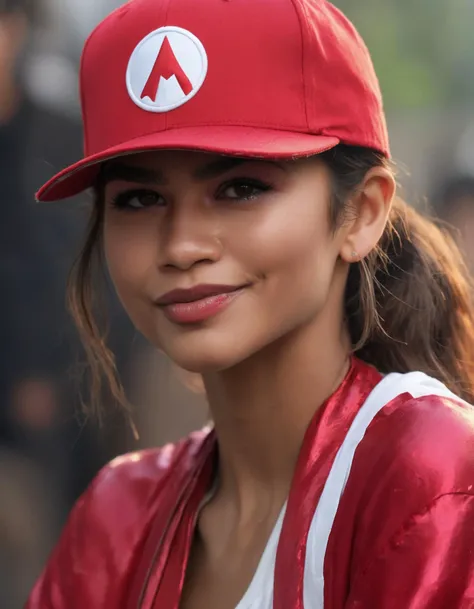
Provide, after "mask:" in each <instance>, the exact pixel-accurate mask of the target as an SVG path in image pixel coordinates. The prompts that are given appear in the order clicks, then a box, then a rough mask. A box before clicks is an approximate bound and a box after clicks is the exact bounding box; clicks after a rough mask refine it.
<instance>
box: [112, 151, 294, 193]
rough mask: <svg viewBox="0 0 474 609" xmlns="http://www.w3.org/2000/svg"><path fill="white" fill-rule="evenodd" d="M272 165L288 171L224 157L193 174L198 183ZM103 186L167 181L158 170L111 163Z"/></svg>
mask: <svg viewBox="0 0 474 609" xmlns="http://www.w3.org/2000/svg"><path fill="white" fill-rule="evenodd" d="M251 163H254V164H257V163H258V164H271V165H273V166H275V167H278V168H279V169H282V170H283V171H286V167H285V165H284V164H282V163H278V162H276V161H270V160H268V161H267V160H260V159H258V160H253V159H249V158H238V157H234V158H232V157H222V158H219V159H217V160H215V161H211V162H210V163H206V164H205V165H203V166H201V167H199V168H197V169H196V170H195V172H194V173H193V177H194V179H195V180H196V181H199V182H201V181H204V180H209V179H211V178H217V177H219V176H221V175H224V174H226V173H228V172H229V171H231V170H232V169H235V168H236V167H240V166H241V165H246V164H251ZM101 181H102V184H103V185H104V186H105V185H106V184H108V183H109V182H116V181H124V182H134V183H138V184H156V185H158V186H164V185H166V183H167V180H166V178H165V176H164V174H163V172H162V171H160V170H159V169H156V168H153V169H152V168H148V167H140V166H137V165H127V164H126V163H118V162H114V163H109V164H107V165H105V166H104V167H103V169H102V175H101Z"/></svg>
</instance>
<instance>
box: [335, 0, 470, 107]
mask: <svg viewBox="0 0 474 609" xmlns="http://www.w3.org/2000/svg"><path fill="white" fill-rule="evenodd" d="M333 3H334V4H335V5H336V6H337V7H339V8H340V9H341V10H343V11H344V13H345V14H346V15H347V16H348V17H349V18H350V19H351V20H352V21H353V22H354V24H355V25H356V27H357V28H358V30H359V31H360V33H361V34H362V36H363V38H364V40H365V41H366V43H367V46H368V47H369V49H370V51H371V53H372V56H373V59H374V63H375V68H376V70H377V74H378V76H379V78H380V82H381V86H382V90H383V93H384V96H385V104H386V106H387V108H388V109H413V108H426V107H430V108H431V107H446V106H450V107H453V106H456V107H459V108H462V107H464V108H465V107H472V106H473V104H474V34H473V26H474V0H333Z"/></svg>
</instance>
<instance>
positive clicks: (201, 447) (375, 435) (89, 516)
mask: <svg viewBox="0 0 474 609" xmlns="http://www.w3.org/2000/svg"><path fill="white" fill-rule="evenodd" d="M379 380H380V376H379V374H378V373H377V372H376V371H375V370H374V369H373V368H371V367H369V366H367V365H365V364H363V363H361V362H360V361H358V360H354V362H353V365H352V367H351V370H350V372H349V373H348V375H347V377H346V379H345V380H344V382H343V383H342V385H341V386H340V387H339V389H338V390H337V391H336V392H335V393H334V394H333V395H332V396H331V397H330V398H329V399H328V400H327V402H326V403H325V404H324V405H323V406H322V408H320V409H319V410H318V413H317V414H316V415H315V417H314V420H313V421H312V423H311V424H310V426H309V428H308V430H307V433H306V436H305V439H304V442H303V446H302V448H301V452H300V457H299V460H298V464H297V467H296V471H295V475H294V480H293V483H292V488H291V491H290V496H289V499H288V507H287V512H286V515H285V520H284V524H283V529H282V533H281V538H280V543H279V547H278V553H277V562H276V573H275V595H274V607H275V609H303V576H304V564H305V555H306V543H307V539H308V532H309V527H310V524H311V519H312V516H313V513H314V509H315V506H316V505H317V502H318V500H319V497H320V495H321V492H322V489H323V486H324V483H325V481H326V478H327V475H328V473H329V470H330V468H331V465H332V462H333V460H334V457H335V455H336V453H337V450H338V449H339V447H340V445H341V444H342V442H343V440H344V437H345V435H346V433H347V431H348V429H349V427H350V424H351V423H352V421H353V419H354V417H355V415H356V413H357V412H358V410H359V408H360V407H361V405H362V404H363V402H364V401H365V399H366V398H367V396H368V394H369V393H370V391H371V390H372V388H373V387H374V386H375V385H376V384H377V382H378V381H379ZM216 448H217V447H216V440H215V437H214V433H213V432H212V431H209V430H207V431H203V432H199V433H196V434H193V435H191V436H190V437H189V438H187V439H186V440H184V441H183V442H181V443H180V444H177V445H174V446H168V447H165V448H163V449H161V450H149V451H144V452H141V453H138V454H133V455H128V456H125V457H122V458H119V459H116V460H115V461H114V462H112V464H110V465H109V466H108V467H106V468H105V469H104V470H103V471H102V472H101V473H100V474H99V475H98V477H97V478H96V480H95V481H94V482H93V484H92V485H91V487H90V489H89V490H88V491H87V492H86V493H85V495H84V496H83V497H82V498H81V499H80V500H79V502H78V503H77V505H76V507H75V508H74V510H73V513H72V514H71V517H70V519H69V522H68V524H67V526H66V528H65V530H64V532H63V535H62V537H61V540H60V542H59V544H58V546H57V548H56V550H55V551H54V553H53V555H52V557H51V559H50V562H49V564H48V565H47V567H46V570H45V572H44V574H43V575H42V577H41V578H40V580H39V582H38V583H37V585H36V586H35V588H34V590H33V592H32V594H31V597H30V599H29V601H28V603H27V605H26V607H27V609H84V608H87V609H99V608H104V607H107V609H132V608H133V609H157V608H159V609H178V606H179V598H180V594H181V590H182V586H183V580H184V574H185V569H186V562H187V558H188V555H189V549H190V546H191V542H192V536H193V529H194V523H195V518H196V513H197V510H198V506H199V503H200V501H201V500H202V499H203V497H204V495H205V493H206V490H207V489H208V488H209V485H210V484H211V482H212V476H213V466H214V463H215V456H216V454H217V453H216ZM324 577H325V600H324V609H468V608H474V410H473V409H472V408H471V407H469V406H465V405H463V404H461V403H458V402H454V401H451V400H448V399H445V398H440V397H437V396H429V397H424V398H419V399H414V398H412V397H411V396H410V395H409V394H404V395H402V396H399V397H398V398H396V399H395V400H393V401H392V402H391V403H390V404H389V405H387V406H386V407H385V408H384V409H383V410H382V411H381V412H380V413H379V414H378V415H377V416H376V417H375V419H374V420H373V422H372V423H371V425H370V427H369V429H368V430H367V433H366V436H365V437H364V439H363V441H362V442H361V444H360V445H359V447H358V448H357V451H356V454H355V458H354V462H353V466H352V469H351V474H350V477H349V481H348V483H347V486H346V489H345V492H344V494H343V497H342V499H341V503H340V505H339V509H338V512H337V515H336V520H335V522H334V526H333V529H332V532H331V535H330V538H329V544H328V548H327V552H326V558H325V564H324ZM305 609H312V608H311V607H305Z"/></svg>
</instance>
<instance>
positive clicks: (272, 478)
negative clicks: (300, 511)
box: [204, 311, 350, 511]
mask: <svg viewBox="0 0 474 609" xmlns="http://www.w3.org/2000/svg"><path fill="white" fill-rule="evenodd" d="M332 317H336V316H335V315H334V312H331V311H329V313H328V314H327V315H323V316H319V317H318V320H317V321H316V322H314V323H313V324H312V325H310V326H305V327H302V328H300V329H298V330H297V331H295V332H293V333H292V334H291V335H287V336H285V337H284V338H282V339H280V340H279V341H278V342H277V343H274V344H272V345H271V346H269V347H267V348H266V349H265V350H263V351H261V352H259V353H257V354H256V355H254V356H252V358H249V359H248V360H246V361H245V362H243V363H241V364H239V365H238V366H236V367H234V368H232V369H230V370H226V371H224V372H221V373H218V374H213V375H208V376H206V377H205V378H204V382H205V386H206V391H207V395H208V399H209V403H210V408H211V412H212V416H213V419H214V423H215V428H216V433H217V437H218V441H219V460H220V478H221V481H220V493H221V494H222V493H223V494H224V495H226V496H228V498H229V499H232V501H233V502H234V504H237V505H239V506H240V508H241V510H243V511H247V510H251V511H254V510H255V509H256V508H257V505H258V504H261V503H262V502H263V503H265V504H278V503H282V502H283V501H284V498H285V497H286V496H287V494H288V491H289V487H290V484H291V479H292V476H293V471H294V468H295V465H296V461H297V458H298V454H299V451H300V448H301V444H302V442H303V438H304V434H305V432H306V429H307V427H308V424H309V423H310V421H311V419H312V418H313V416H314V414H315V412H316V411H317V409H318V408H319V407H320V406H321V405H322V404H323V402H324V401H325V400H326V399H327V398H328V397H329V396H330V395H331V394H332V393H333V392H334V391H335V390H336V388H337V387H338V385H339V384H340V383H341V381H342V380H343V378H344V376H345V374H346V372H347V370H348V367H349V352H350V343H349V338H348V336H347V335H346V333H345V331H342V330H341V329H340V328H341V326H342V325H343V324H342V322H341V318H340V317H339V316H337V317H338V319H331V318H332ZM335 336H339V340H335V339H334V337H335Z"/></svg>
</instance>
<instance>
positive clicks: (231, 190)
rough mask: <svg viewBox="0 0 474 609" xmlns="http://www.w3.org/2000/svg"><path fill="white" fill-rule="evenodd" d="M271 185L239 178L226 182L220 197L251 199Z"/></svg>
mask: <svg viewBox="0 0 474 609" xmlns="http://www.w3.org/2000/svg"><path fill="white" fill-rule="evenodd" d="M269 189H270V187H269V186H268V185H266V184H263V183H261V182H257V181H253V180H238V181H234V182H232V183H230V184H226V185H225V187H224V188H223V189H222V191H221V194H220V196H219V198H223V199H231V200H234V201H250V200H252V199H256V198H257V197H259V196H260V195H261V194H262V193H264V192H266V191H267V190H269Z"/></svg>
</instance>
